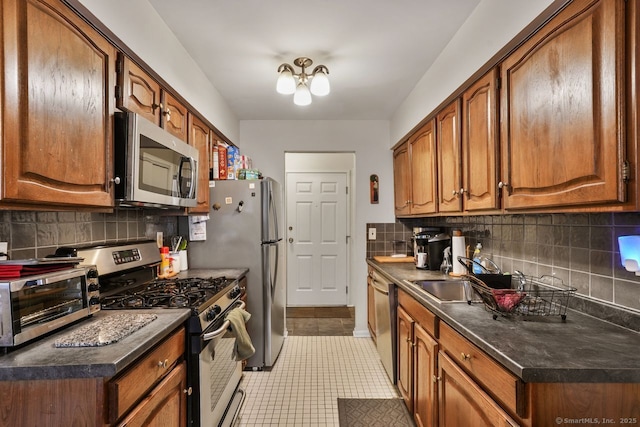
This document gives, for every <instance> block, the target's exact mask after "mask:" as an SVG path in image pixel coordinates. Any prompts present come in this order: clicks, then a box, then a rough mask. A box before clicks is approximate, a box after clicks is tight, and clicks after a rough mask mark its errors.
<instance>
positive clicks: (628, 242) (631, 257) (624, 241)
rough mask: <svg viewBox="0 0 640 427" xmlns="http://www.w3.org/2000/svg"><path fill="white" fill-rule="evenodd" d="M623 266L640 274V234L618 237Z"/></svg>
mask: <svg viewBox="0 0 640 427" xmlns="http://www.w3.org/2000/svg"><path fill="white" fill-rule="evenodd" d="M618 246H619V247H620V261H621V263H622V266H623V267H624V268H625V269H626V270H627V271H631V272H633V273H636V275H638V276H640V274H639V273H640V236H620V237H618Z"/></svg>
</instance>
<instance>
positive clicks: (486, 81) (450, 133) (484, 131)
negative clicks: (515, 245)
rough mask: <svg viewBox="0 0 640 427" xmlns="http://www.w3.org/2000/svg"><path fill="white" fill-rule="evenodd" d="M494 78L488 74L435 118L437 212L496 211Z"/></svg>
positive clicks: (496, 137)
mask: <svg viewBox="0 0 640 427" xmlns="http://www.w3.org/2000/svg"><path fill="white" fill-rule="evenodd" d="M497 78H498V75H497V70H496V69H493V70H491V71H490V72H489V73H487V74H486V75H484V76H483V77H481V78H480V79H479V80H478V81H477V82H475V83H474V84H473V85H471V87H469V89H467V90H466V91H465V92H464V93H463V94H462V97H461V99H456V100H455V101H453V102H452V103H451V104H449V105H448V106H447V107H445V108H443V109H442V110H441V111H440V113H438V115H437V116H436V122H437V123H438V131H437V141H438V143H437V151H438V210H439V211H440V212H450V213H452V212H463V211H464V212H472V211H486V210H492V209H499V207H500V206H499V200H498V190H497V183H498V179H497V159H498V156H499V154H498V132H497V129H496V127H497V114H498V113H497V92H496V86H497V85H496V80H497Z"/></svg>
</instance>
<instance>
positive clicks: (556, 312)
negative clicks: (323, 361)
mask: <svg viewBox="0 0 640 427" xmlns="http://www.w3.org/2000/svg"><path fill="white" fill-rule="evenodd" d="M465 279H467V280H469V282H470V283H471V286H472V287H473V289H474V290H475V291H476V292H477V293H478V294H479V295H480V297H481V298H482V302H483V303H484V306H485V308H486V309H487V310H489V311H491V312H493V319H494V320H495V319H497V318H498V316H499V315H501V316H510V315H517V316H560V317H561V318H562V320H563V321H565V320H566V319H567V306H568V305H569V298H571V296H572V295H573V294H574V293H575V292H576V288H572V287H570V286H566V285H565V284H564V282H563V281H562V279H560V278H558V277H555V276H541V277H532V276H525V275H522V276H514V277H513V281H514V282H516V283H515V284H516V288H515V289H513V288H512V289H494V288H491V287H489V286H487V285H486V284H485V283H484V282H483V281H482V280H480V279H478V278H477V277H475V276H472V275H467V276H465Z"/></svg>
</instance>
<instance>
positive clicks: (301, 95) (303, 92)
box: [293, 83, 311, 105]
mask: <svg viewBox="0 0 640 427" xmlns="http://www.w3.org/2000/svg"><path fill="white" fill-rule="evenodd" d="M293 103H294V104H296V105H309V104H311V92H309V88H308V87H307V85H306V84H304V83H298V87H297V88H296V93H295V94H294V95H293Z"/></svg>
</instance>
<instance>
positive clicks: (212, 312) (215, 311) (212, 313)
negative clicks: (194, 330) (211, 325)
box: [206, 304, 222, 322]
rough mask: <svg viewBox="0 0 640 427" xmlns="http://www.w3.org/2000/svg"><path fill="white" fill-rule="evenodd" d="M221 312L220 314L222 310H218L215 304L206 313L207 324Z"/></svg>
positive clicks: (218, 307)
mask: <svg viewBox="0 0 640 427" xmlns="http://www.w3.org/2000/svg"><path fill="white" fill-rule="evenodd" d="M221 312H222V308H220V306H219V305H217V304H216V305H214V306H213V307H211V309H210V310H209V311H207V315H206V319H207V321H209V322H210V321H212V320H213V319H215V318H216V316H217V315H218V314H220V313H221Z"/></svg>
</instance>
